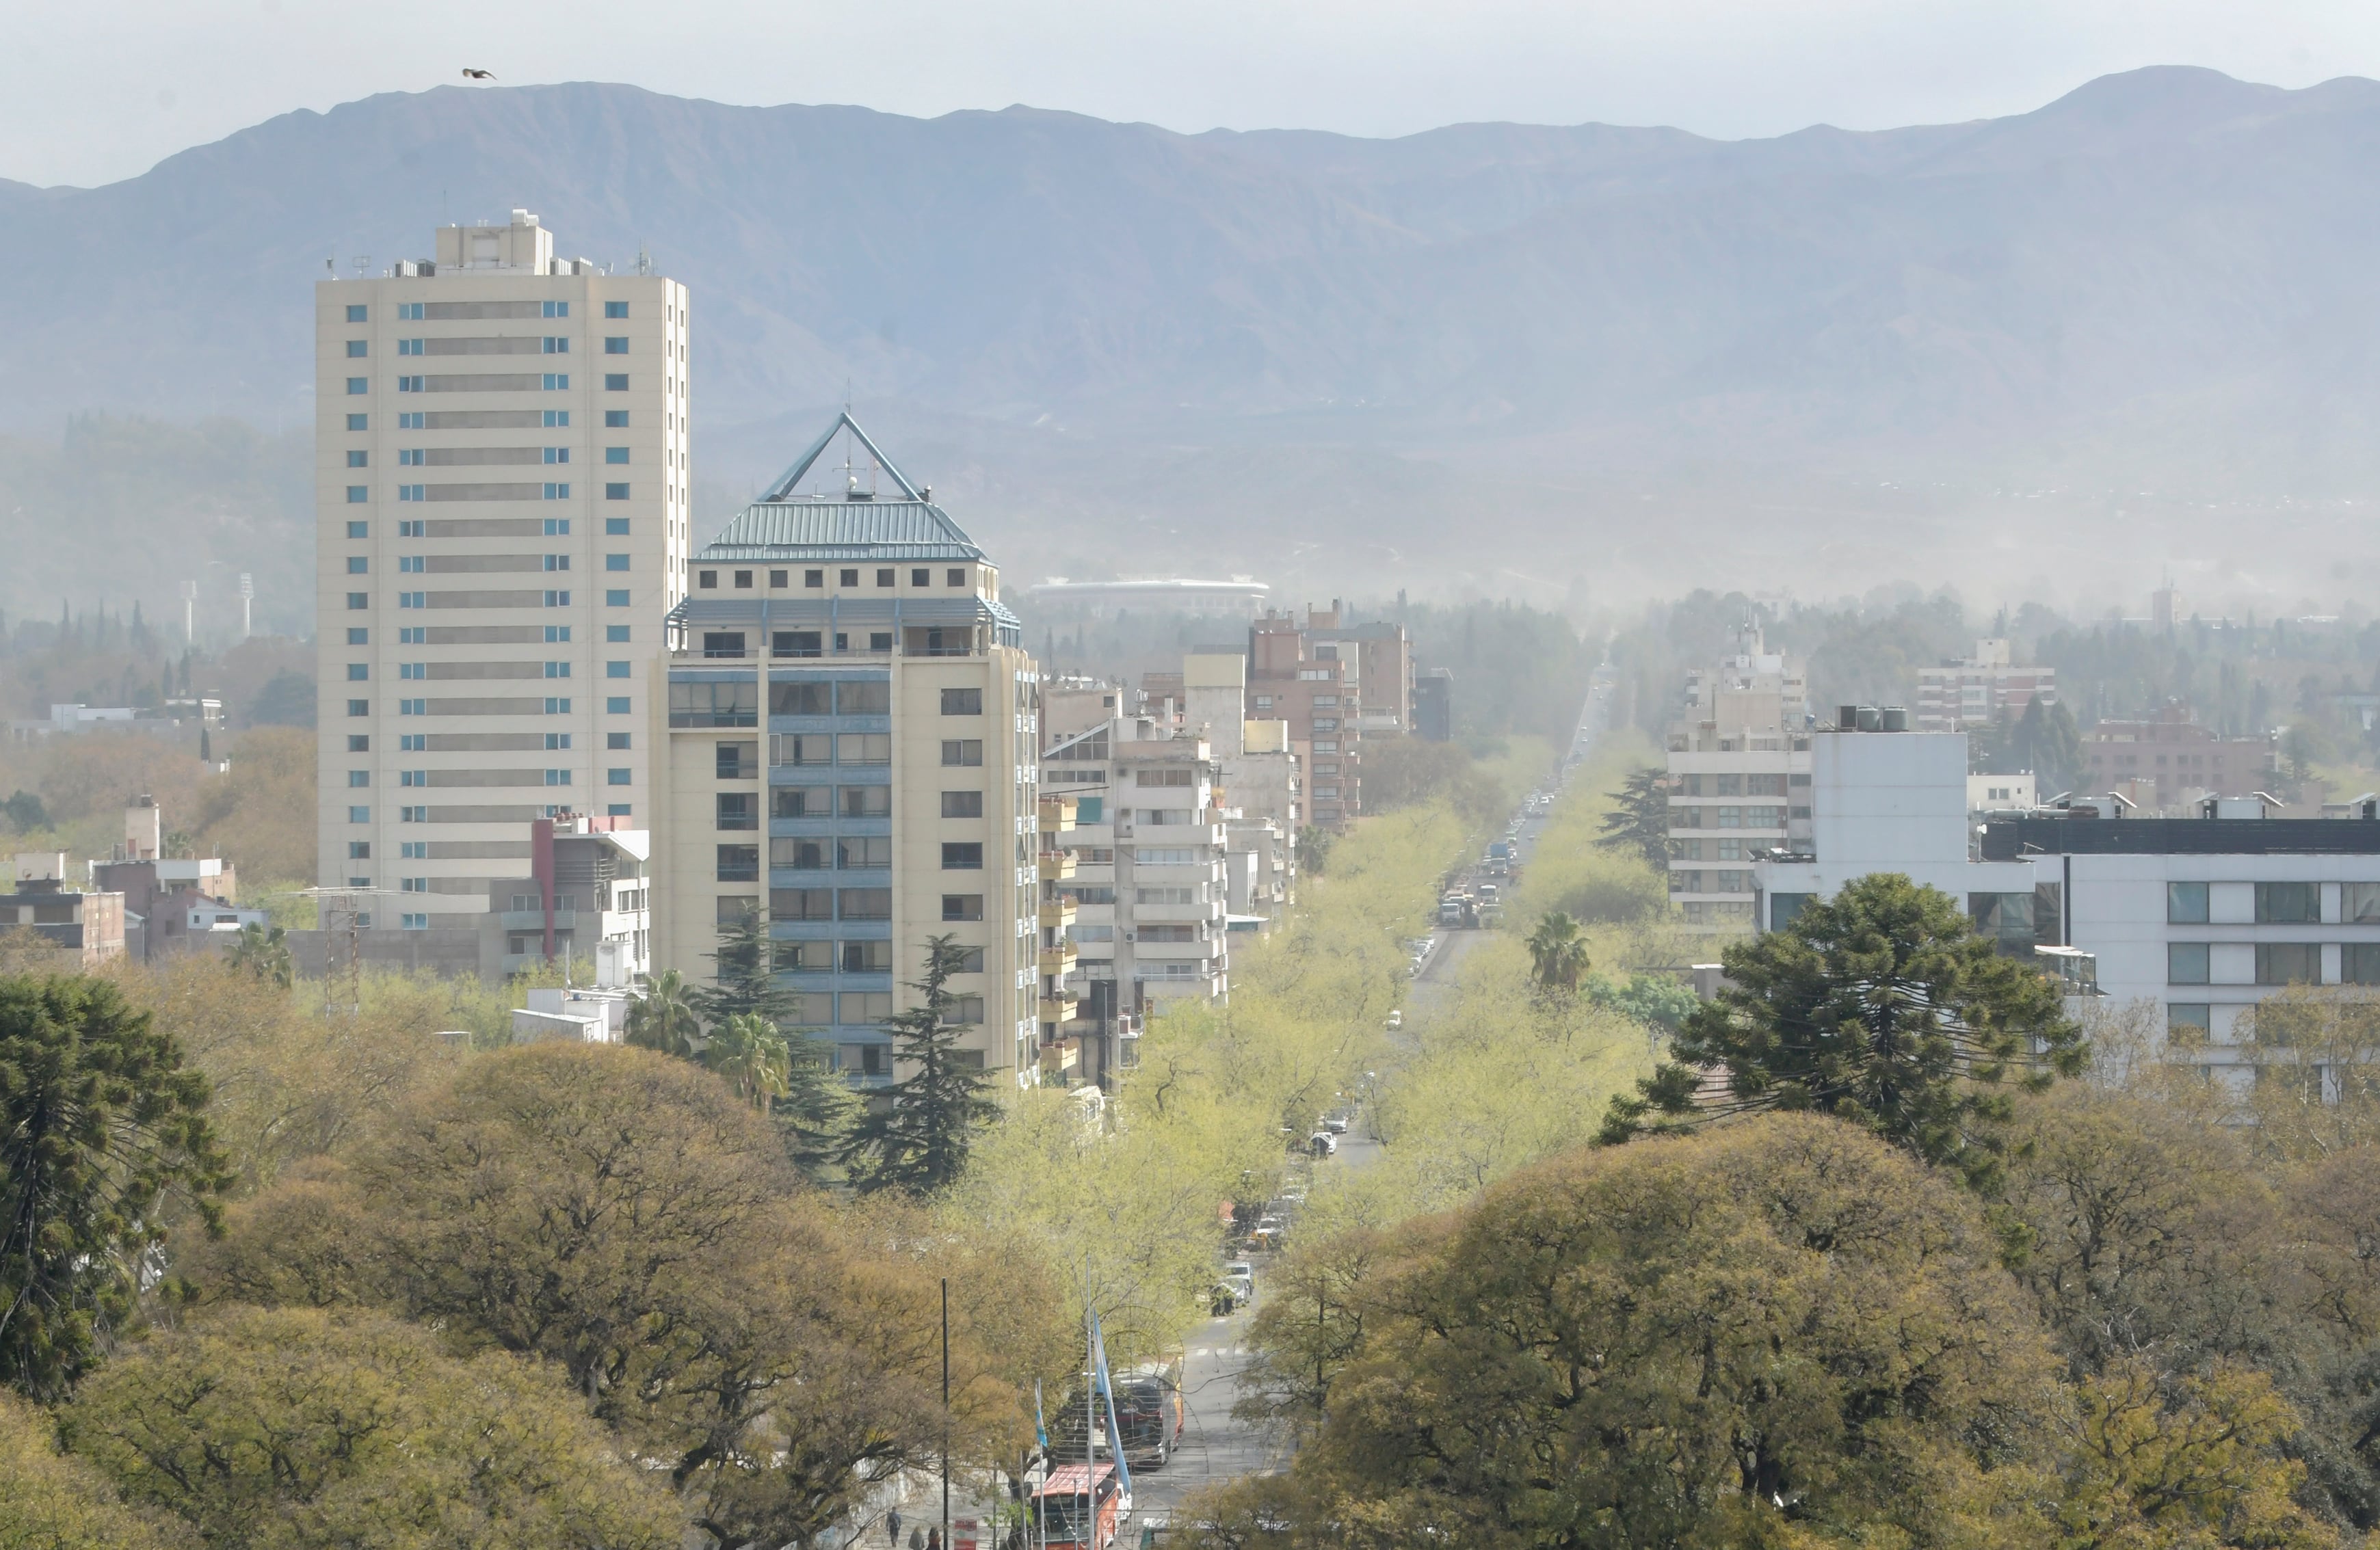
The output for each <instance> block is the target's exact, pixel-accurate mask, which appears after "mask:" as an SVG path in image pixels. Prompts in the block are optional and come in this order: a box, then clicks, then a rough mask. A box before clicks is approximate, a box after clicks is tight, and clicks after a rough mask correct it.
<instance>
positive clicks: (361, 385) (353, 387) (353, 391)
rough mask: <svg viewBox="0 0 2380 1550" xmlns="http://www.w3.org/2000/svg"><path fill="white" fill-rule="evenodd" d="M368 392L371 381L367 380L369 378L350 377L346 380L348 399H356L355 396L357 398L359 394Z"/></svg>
mask: <svg viewBox="0 0 2380 1550" xmlns="http://www.w3.org/2000/svg"><path fill="white" fill-rule="evenodd" d="M370 391H371V379H370V378H369V377H350V378H348V379H347V394H348V396H349V397H356V396H358V395H360V394H367V393H370Z"/></svg>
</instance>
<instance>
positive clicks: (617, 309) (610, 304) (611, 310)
mask: <svg viewBox="0 0 2380 1550" xmlns="http://www.w3.org/2000/svg"><path fill="white" fill-rule="evenodd" d="M603 315H604V316H605V317H607V318H625V317H626V316H627V315H628V304H627V303H626V302H625V301H607V302H605V303H604V304H603Z"/></svg>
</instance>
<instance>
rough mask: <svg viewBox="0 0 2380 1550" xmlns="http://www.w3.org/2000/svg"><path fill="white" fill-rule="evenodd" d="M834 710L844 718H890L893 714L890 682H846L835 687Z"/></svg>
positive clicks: (869, 680)
mask: <svg viewBox="0 0 2380 1550" xmlns="http://www.w3.org/2000/svg"><path fill="white" fill-rule="evenodd" d="M834 708H835V712H836V713H837V714H838V715H844V716H889V715H891V714H892V683H891V681H890V680H887V679H882V678H876V679H868V680H866V681H853V680H848V679H846V680H844V682H842V683H839V684H836V685H835V686H834Z"/></svg>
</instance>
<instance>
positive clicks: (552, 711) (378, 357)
mask: <svg viewBox="0 0 2380 1550" xmlns="http://www.w3.org/2000/svg"><path fill="white" fill-rule="evenodd" d="M436 246H437V252H438V257H437V258H436V259H435V260H422V261H408V262H405V263H400V264H398V265H396V266H395V269H394V270H393V271H392V272H390V273H389V274H387V275H386V276H384V277H383V278H379V279H357V280H336V279H334V280H325V281H322V282H320V283H318V284H317V285H316V286H315V297H314V300H315V312H314V317H315V324H314V326H315V354H316V391H315V410H316V422H315V448H316V454H315V455H316V460H317V461H316V474H315V504H316V511H317V524H316V551H317V562H316V563H317V582H316V587H317V596H316V616H317V618H318V620H319V622H320V629H319V641H320V648H319V649H320V671H319V679H320V684H321V690H320V692H321V696H322V699H321V705H320V716H319V720H318V723H317V724H318V726H319V728H320V732H319V734H318V735H319V743H318V746H319V756H320V769H321V776H320V808H319V812H318V814H317V819H316V821H317V824H318V826H319V845H320V854H321V858H322V859H321V872H320V878H319V881H320V882H321V883H322V886H324V887H326V888H333V889H354V890H365V889H375V890H382V892H383V894H384V895H393V896H394V897H378V898H377V899H376V901H375V902H373V903H371V904H369V905H365V906H363V907H364V908H365V911H366V914H368V915H370V914H372V913H373V912H374V911H377V912H378V913H380V914H383V915H389V916H393V917H394V918H390V919H385V920H383V921H381V922H379V924H380V925H383V926H400V927H402V928H406V929H416V930H430V929H433V928H460V927H463V926H472V925H475V924H476V917H477V916H478V915H480V914H481V913H482V912H483V911H484V910H485V908H486V900H487V898H488V895H489V892H490V890H491V888H492V886H493V885H495V884H497V883H499V882H504V881H510V880H516V879H519V878H525V877H527V876H528V861H529V854H528V830H527V826H528V823H529V821H530V820H531V819H533V818H538V817H552V816H553V815H554V814H556V813H560V812H593V813H597V814H601V815H605V816H610V817H623V818H632V819H634V820H636V821H639V822H647V823H649V822H650V807H651V804H652V800H653V798H652V793H653V771H652V764H651V757H652V752H653V750H652V747H651V745H650V743H649V742H648V741H647V733H646V730H645V729H646V727H647V725H648V724H649V717H650V710H651V707H650V705H649V704H647V703H646V698H647V696H648V695H649V694H650V684H651V681H652V674H651V671H650V670H651V664H652V662H653V661H654V660H656V658H657V656H658V654H659V653H660V651H661V649H662V641H661V629H660V624H659V621H660V620H661V618H662V615H663V614H664V613H665V612H668V610H669V609H671V608H672V607H673V606H674V605H675V604H676V603H677V601H678V600H679V599H680V596H681V587H682V584H683V578H684V574H685V566H684V562H685V558H686V554H687V552H688V550H689V542H688V531H687V520H688V518H687V488H688V478H689V473H688V459H689V455H690V446H691V443H690V428H689V406H688V394H687V355H688V339H689V324H688V321H687V297H686V287H685V286H684V285H679V284H678V283H676V282H675V281H673V280H669V279H666V278H663V277H662V276H659V275H654V274H607V273H603V272H601V271H600V270H599V269H598V268H597V266H596V265H594V264H591V263H589V262H588V261H587V260H583V259H579V260H572V259H557V258H556V257H554V253H553V236H552V234H551V233H549V232H548V231H546V229H545V228H544V227H543V226H541V225H540V224H538V221H537V218H536V217H535V216H534V215H531V214H529V213H528V212H525V211H515V212H513V216H512V219H511V221H510V222H509V223H508V224H504V225H501V226H448V227H443V228H441V229H440V230H439V232H438V233H437V238H436ZM358 897H362V898H369V897H372V896H370V895H360V894H359V895H358Z"/></svg>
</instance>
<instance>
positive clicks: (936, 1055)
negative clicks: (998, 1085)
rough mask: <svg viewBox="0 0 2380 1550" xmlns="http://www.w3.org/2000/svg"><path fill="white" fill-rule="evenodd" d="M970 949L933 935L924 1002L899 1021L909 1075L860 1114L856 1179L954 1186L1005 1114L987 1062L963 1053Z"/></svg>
mask: <svg viewBox="0 0 2380 1550" xmlns="http://www.w3.org/2000/svg"><path fill="white" fill-rule="evenodd" d="M965 961H966V960H965V953H964V952H962V951H961V950H960V949H959V948H958V946H957V945H956V944H955V942H954V941H953V939H952V938H950V937H949V936H947V935H945V936H940V937H929V938H926V977H925V978H923V979H921V980H912V981H910V982H909V988H910V989H912V990H915V991H917V993H918V995H919V996H920V997H922V998H923V1000H922V1003H921V1004H920V1005H918V1006H916V1007H913V1008H911V1009H910V1010H909V1011H904V1012H900V1013H897V1014H896V1015H895V1016H894V1017H893V1018H892V1022H891V1024H890V1026H891V1027H892V1032H893V1036H894V1040H895V1046H894V1049H893V1057H894V1059H895V1060H898V1061H899V1063H900V1066H901V1068H902V1069H905V1070H906V1071H907V1072H909V1074H908V1075H906V1076H905V1077H903V1078H902V1079H901V1080H900V1081H898V1082H896V1083H894V1084H892V1087H891V1088H889V1089H888V1090H887V1091H886V1092H885V1094H884V1095H883V1096H884V1098H885V1099H886V1100H887V1101H885V1102H884V1103H883V1104H882V1105H881V1106H880V1107H871V1108H869V1110H868V1113H866V1114H865V1115H863V1116H862V1117H861V1118H860V1120H859V1123H858V1124H857V1125H856V1126H855V1127H854V1128H853V1130H852V1132H851V1139H850V1141H849V1142H847V1143H846V1144H844V1150H843V1162H844V1167H845V1168H846V1169H849V1170H850V1173H851V1180H852V1182H853V1183H854V1184H856V1185H857V1186H858V1187H859V1188H860V1189H861V1190H862V1191H864V1192H873V1191H876V1190H899V1191H902V1192H903V1193H907V1194H913V1195H923V1194H929V1193H932V1192H933V1191H935V1190H939V1189H942V1188H945V1187H947V1186H948V1185H949V1184H950V1183H951V1182H952V1181H954V1180H956V1179H957V1178H958V1176H959V1174H960V1172H961V1171H962V1170H963V1169H965V1167H966V1159H967V1151H968V1148H969V1147H970V1146H971V1145H972V1144H974V1140H975V1134H976V1132H977V1131H979V1130H981V1129H982V1128H983V1127H984V1126H985V1125H987V1124H989V1123H990V1121H991V1120H992V1118H993V1117H994V1116H995V1115H997V1114H998V1113H999V1106H998V1105H997V1104H995V1103H994V1102H993V1101H992V1099H991V1097H990V1092H989V1088H990V1080H989V1079H988V1078H987V1077H986V1076H985V1075H984V1072H983V1067H982V1066H981V1065H980V1064H979V1063H977V1064H971V1063H968V1062H966V1061H965V1060H962V1059H961V1058H960V1056H961V1051H960V1049H959V1047H958V1039H959V1030H958V1028H957V1027H956V1026H954V1025H953V1024H952V1023H951V1022H950V1021H949V1019H950V1013H951V1011H952V1009H953V1005H954V1004H955V1001H956V998H954V997H953V996H952V994H951V993H950V988H949V987H950V977H951V975H954V974H956V973H958V972H959V969H960V966H961V965H962V964H963V963H965Z"/></svg>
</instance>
